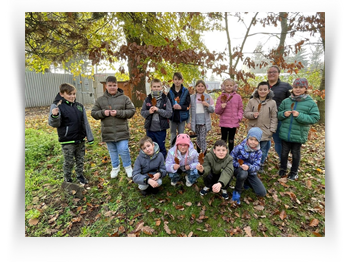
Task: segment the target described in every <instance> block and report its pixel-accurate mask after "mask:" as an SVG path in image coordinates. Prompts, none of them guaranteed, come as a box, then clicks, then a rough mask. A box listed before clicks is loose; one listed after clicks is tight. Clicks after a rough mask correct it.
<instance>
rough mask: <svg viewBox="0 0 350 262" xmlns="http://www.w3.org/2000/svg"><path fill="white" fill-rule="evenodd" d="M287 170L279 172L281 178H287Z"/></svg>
mask: <svg viewBox="0 0 350 262" xmlns="http://www.w3.org/2000/svg"><path fill="white" fill-rule="evenodd" d="M286 173H287V172H286V170H283V169H280V171H279V172H278V175H279V176H280V177H285V176H286Z"/></svg>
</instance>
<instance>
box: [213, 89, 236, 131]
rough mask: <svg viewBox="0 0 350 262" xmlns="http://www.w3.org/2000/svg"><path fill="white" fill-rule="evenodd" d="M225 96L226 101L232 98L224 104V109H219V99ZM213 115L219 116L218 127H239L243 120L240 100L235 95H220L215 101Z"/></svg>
mask: <svg viewBox="0 0 350 262" xmlns="http://www.w3.org/2000/svg"><path fill="white" fill-rule="evenodd" d="M224 95H226V96H227V100H228V99H229V97H231V96H233V97H232V98H231V99H230V101H228V103H227V104H226V107H225V108H222V107H221V97H222V96H224ZM215 113H216V114H218V115H220V121H219V126H221V127H228V128H233V127H239V122H241V121H242V118H243V103H242V98H241V96H240V95H239V94H237V93H231V94H227V93H222V94H221V95H220V96H219V97H218V99H217V100H216V105H215Z"/></svg>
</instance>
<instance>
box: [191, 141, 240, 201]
mask: <svg viewBox="0 0 350 262" xmlns="http://www.w3.org/2000/svg"><path fill="white" fill-rule="evenodd" d="M196 168H197V170H198V171H199V172H200V174H203V175H204V185H205V187H204V188H203V189H202V190H201V191H200V195H201V196H205V195H206V194H207V193H208V192H209V191H210V190H212V191H213V192H214V193H219V192H220V190H221V196H222V197H223V198H224V199H225V200H227V199H229V197H228V194H227V187H228V186H229V183H230V181H231V180H232V176H233V166H232V157H231V156H230V155H229V153H228V151H227V144H226V142H225V141H223V140H218V141H216V142H215V144H214V147H213V149H212V150H210V151H209V153H208V154H206V156H205V158H204V163H203V165H201V164H198V165H197V167H196Z"/></svg>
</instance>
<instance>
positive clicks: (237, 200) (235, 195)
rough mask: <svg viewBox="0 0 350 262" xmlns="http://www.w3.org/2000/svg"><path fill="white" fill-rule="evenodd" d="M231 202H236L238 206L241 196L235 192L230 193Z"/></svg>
mask: <svg viewBox="0 0 350 262" xmlns="http://www.w3.org/2000/svg"><path fill="white" fill-rule="evenodd" d="M232 201H236V202H237V204H238V205H240V204H241V194H240V193H238V192H237V191H233V192H232Z"/></svg>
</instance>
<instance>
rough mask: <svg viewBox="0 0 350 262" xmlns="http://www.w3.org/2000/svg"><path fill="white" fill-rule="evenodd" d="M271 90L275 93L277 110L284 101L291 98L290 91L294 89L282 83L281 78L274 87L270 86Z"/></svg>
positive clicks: (274, 98)
mask: <svg viewBox="0 0 350 262" xmlns="http://www.w3.org/2000/svg"><path fill="white" fill-rule="evenodd" d="M269 86H270V85H269ZM270 88H271V90H272V91H273V93H274V97H273V100H275V101H276V105H277V108H279V106H280V104H281V102H282V101H283V100H284V99H286V98H287V97H289V96H290V91H291V90H292V89H293V87H292V86H291V85H290V84H288V83H285V82H282V81H281V80H280V79H279V78H278V80H277V83H276V84H274V85H273V86H270Z"/></svg>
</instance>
